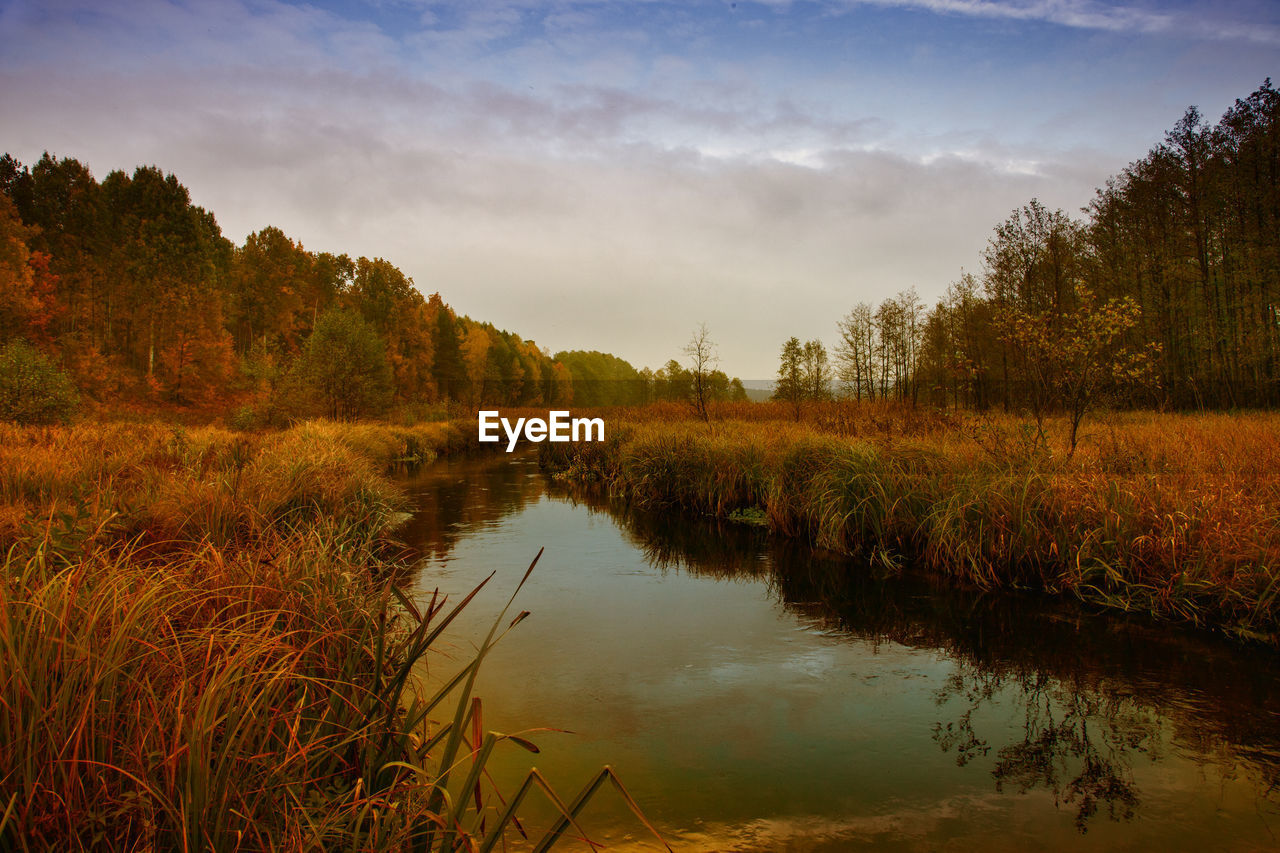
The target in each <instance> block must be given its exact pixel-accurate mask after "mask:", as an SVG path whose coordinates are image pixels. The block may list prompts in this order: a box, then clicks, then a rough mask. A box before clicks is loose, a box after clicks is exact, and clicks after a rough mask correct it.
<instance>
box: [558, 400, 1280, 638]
mask: <svg viewBox="0 0 1280 853" xmlns="http://www.w3.org/2000/svg"><path fill="white" fill-rule="evenodd" d="M1065 430H1066V424H1065V423H1059V422H1051V423H1050V424H1049V431H1050V434H1049V443H1048V445H1045V444H1043V443H1041V442H1038V441H1036V440H1035V436H1034V434H1033V431H1032V430H1031V429H1030V428H1029V425H1028V424H1026V423H1023V422H1021V421H1019V420H1017V419H1015V418H1009V417H998V416H981V417H979V416H974V415H957V414H953V413H946V412H938V411H935V410H927V409H912V408H911V407H909V406H899V405H894V404H885V403H877V404H868V403H863V404H836V403H831V404H824V405H821V406H815V407H813V408H811V409H810V410H808V411H807V412H806V415H805V418H804V420H803V421H802V422H799V423H797V422H795V421H794V418H793V416H792V413H791V412H790V411H789V410H787V409H786V408H785V407H782V406H774V405H768V404H765V405H752V406H725V407H722V408H721V409H720V410H719V411H718V412H717V413H716V417H714V418H713V419H712V421H711V423H709V424H704V423H701V422H699V421H696V420H694V419H693V418H691V417H690V416H689V413H688V409H680V408H678V407H672V406H659V407H655V408H653V409H650V410H645V409H637V410H631V411H628V412H626V413H625V414H624V415H622V416H618V415H615V416H614V417H612V418H611V419H610V420H609V422H608V428H607V430H606V434H607V437H608V440H607V441H606V442H603V443H599V444H575V445H570V444H561V445H543V446H542V449H541V452H542V458H543V461H544V463H546V464H547V465H549V466H550V467H553V468H556V469H559V470H560V471H562V472H563V474H562V475H563V476H566V477H569V478H573V479H580V480H598V481H603V482H605V483H607V484H608V485H609V486H610V487H611V488H612V489H614V490H615V491H617V492H619V493H621V494H624V495H626V496H627V497H628V498H629V499H630V500H632V501H634V502H635V503H636V504H637V505H640V506H644V507H650V508H656V509H668V510H675V511H682V512H688V513H694V514H702V515H711V516H716V517H723V518H741V517H743V515H744V514H746V515H749V516H752V517H757V518H759V517H763V519H764V520H765V521H766V523H767V525H768V527H769V528H770V529H771V530H773V531H775V532H777V533H780V534H783V535H788V536H797V537H803V538H805V539H807V540H809V541H811V542H813V543H814V544H816V545H818V546H820V547H822V548H826V549H830V550H833V551H837V552H841V553H846V554H861V555H865V556H867V557H870V558H871V559H872V560H874V561H875V562H877V563H880V564H883V565H887V566H891V567H898V566H902V565H904V564H907V563H911V564H913V565H915V566H918V567H919V568H921V569H923V570H926V571H928V572H931V573H934V574H936V575H940V576H945V577H948V578H950V579H952V580H953V581H954V582H956V583H962V584H967V585H974V586H978V587H982V588H1021V589H1036V590H1042V591H1046V592H1049V593H1053V594H1066V595H1074V596H1076V597H1078V598H1080V599H1083V600H1085V601H1088V602H1093V603H1096V604H1100V605H1104V606H1106V607H1110V608H1115V609H1118V610H1125V611H1138V612H1143V613H1148V614H1150V615H1152V616H1154V617H1157V618H1160V619H1166V620H1170V621H1175V622H1182V623H1189V624H1194V625H1200V626H1207V627H1211V628H1215V629H1220V630H1223V631H1226V632H1227V633H1229V634H1231V635H1233V636H1236V637H1238V638H1244V639H1250V640H1260V641H1263V642H1267V643H1271V644H1276V643H1277V642H1278V640H1280V415H1277V414H1271V413H1246V414H1213V415H1181V414H1156V413H1130V414H1125V415H1112V416H1110V417H1109V418H1108V419H1107V420H1105V421H1103V422H1100V423H1095V424H1092V425H1090V427H1089V429H1088V430H1087V434H1086V436H1085V440H1084V441H1083V442H1082V444H1081V446H1080V448H1079V449H1078V450H1077V452H1076V453H1075V454H1074V455H1071V456H1068V455H1067V454H1065V453H1063V452H1057V451H1056V448H1061V447H1063V446H1064V445H1065Z"/></svg>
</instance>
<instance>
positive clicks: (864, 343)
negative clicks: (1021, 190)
mask: <svg viewBox="0 0 1280 853" xmlns="http://www.w3.org/2000/svg"><path fill="white" fill-rule="evenodd" d="M1083 213H1084V214H1085V215H1084V216H1083V217H1082V218H1074V217H1072V216H1069V215H1068V214H1066V213H1064V212H1063V211H1061V210H1053V211H1051V210H1049V209H1047V208H1046V207H1045V206H1044V205H1043V204H1041V203H1040V202H1039V201H1038V200H1034V199H1033V200H1032V201H1031V202H1029V203H1028V204H1026V205H1024V206H1023V207H1021V208H1018V209H1017V210H1015V211H1013V212H1012V214H1011V215H1010V216H1009V217H1008V219H1006V220H1005V221H1004V222H1002V223H1000V224H999V225H998V226H997V227H996V229H995V232H994V234H993V235H992V236H991V238H990V240H989V242H988V245H987V247H986V249H985V251H984V252H983V255H982V271H981V274H979V275H975V274H972V273H962V274H961V275H960V277H959V278H958V279H957V280H956V281H955V282H953V283H952V284H951V285H950V286H949V287H948V289H947V291H946V294H945V295H944V297H943V298H942V299H940V300H939V301H938V302H937V303H936V304H935V305H934V306H933V307H932V308H926V306H924V305H923V304H921V302H920V300H919V298H918V297H917V295H916V293H915V291H914V290H908V291H904V292H902V293H900V294H898V295H897V296H896V297H893V298H890V299H886V300H884V301H882V302H881V303H880V304H879V305H878V306H875V305H872V304H871V303H865V302H864V303H861V304H859V305H857V306H856V307H855V308H854V309H853V310H852V311H850V312H849V314H848V315H847V316H845V317H844V318H842V319H841V320H840V322H839V324H838V327H837V330H838V337H837V341H836V344H835V346H834V348H833V351H832V357H831V364H830V365H827V364H826V358H827V357H826V353H825V348H824V347H823V345H822V343H821V342H820V341H810V342H809V343H807V344H802V343H801V342H800V341H799V340H798V339H795V338H793V339H791V340H790V341H788V342H787V344H786V345H785V346H784V348H783V351H782V353H781V358H780V369H779V377H778V384H777V392H776V394H775V396H776V397H778V398H779V399H785V400H792V401H795V402H796V403H797V405H798V404H799V402H800V401H802V400H805V399H820V398H822V397H824V396H831V395H833V394H839V395H846V396H850V397H854V398H894V399H900V400H909V401H911V402H918V401H924V402H928V403H931V404H935V405H948V406H955V407H969V408H976V409H987V408H991V407H1000V408H1003V409H1006V410H1014V409H1017V410H1029V411H1031V412H1032V413H1033V414H1035V415H1036V416H1037V417H1040V416H1041V415H1043V414H1044V413H1045V412H1047V411H1065V412H1067V413H1068V414H1069V415H1070V416H1071V418H1072V421H1073V423H1078V418H1079V417H1080V416H1081V415H1082V414H1083V411H1084V409H1086V408H1087V407H1088V406H1089V405H1090V404H1091V403H1092V402H1094V401H1096V400H1098V399H1101V398H1102V397H1104V396H1105V397H1110V398H1111V399H1112V400H1114V401H1115V402H1117V403H1118V404H1121V405H1128V406H1157V407H1162V408H1163V407H1170V408H1229V407H1236V406H1268V407H1269V406H1276V405H1280V92H1277V90H1276V89H1275V88H1274V87H1273V86H1272V84H1271V81H1270V79H1268V80H1266V81H1265V82H1264V83H1263V85H1262V86H1261V87H1259V88H1258V89H1257V91H1255V92H1253V93H1252V94H1251V95H1249V96H1248V97H1247V98H1244V99H1241V100H1237V101H1236V102H1235V104H1234V105H1233V106H1232V107H1231V108H1230V109H1229V110H1227V112H1226V113H1225V114H1224V115H1223V116H1222V118H1221V119H1220V120H1219V121H1218V123H1217V124H1215V125H1209V124H1207V123H1206V122H1204V121H1203V119H1202V118H1201V115H1200V113H1199V111H1198V110H1197V109H1196V108H1194V107H1192V108H1190V109H1188V110H1187V111H1186V113H1185V114H1184V115H1183V117H1182V119H1181V120H1179V121H1178V122H1177V124H1176V125H1175V126H1174V128H1173V129H1172V130H1170V131H1168V132H1167V133H1166V134H1165V138H1164V140H1163V141H1162V142H1161V143H1160V144H1158V145H1156V146H1155V147H1153V148H1152V149H1151V150H1150V151H1149V152H1148V153H1147V155H1146V156H1145V157H1143V158H1142V159H1140V160H1138V161H1136V162H1134V163H1131V164H1130V165H1129V166H1128V167H1127V168H1126V169H1125V170H1124V171H1123V172H1121V173H1120V174H1119V175H1117V176H1114V177H1112V178H1110V179H1109V180H1108V181H1107V182H1106V184H1105V186H1104V187H1103V188H1101V189H1099V190H1098V191H1097V194H1096V196H1095V198H1094V199H1093V201H1092V202H1091V203H1090V204H1089V205H1088V207H1086V208H1084V210H1083ZM824 371H825V372H824Z"/></svg>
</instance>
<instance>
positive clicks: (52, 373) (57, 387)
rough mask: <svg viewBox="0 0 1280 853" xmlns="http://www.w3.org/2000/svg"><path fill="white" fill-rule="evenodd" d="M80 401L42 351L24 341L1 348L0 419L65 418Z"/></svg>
mask: <svg viewBox="0 0 1280 853" xmlns="http://www.w3.org/2000/svg"><path fill="white" fill-rule="evenodd" d="M78 403H79V396H78V395H77V394H76V389H75V386H74V385H72V384H71V380H70V379H68V378H67V375H66V374H65V373H63V372H62V371H61V370H59V369H58V368H57V366H56V365H55V364H54V363H53V362H51V361H50V360H49V358H48V356H46V355H45V354H44V353H42V352H40V351H39V350H36V349H34V348H33V347H31V346H30V345H29V344H27V343H25V342H23V341H11V342H9V343H8V344H6V345H5V347H4V348H3V349H0V420H6V421H16V422H17V423H20V424H47V423H56V422H62V421H66V420H68V419H69V418H70V417H71V414H72V412H74V411H75V408H76V405H77V404H78Z"/></svg>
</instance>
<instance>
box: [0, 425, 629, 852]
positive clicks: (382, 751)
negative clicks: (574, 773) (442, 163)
mask: <svg viewBox="0 0 1280 853" xmlns="http://www.w3.org/2000/svg"><path fill="white" fill-rule="evenodd" d="M461 435H463V433H462V431H461V429H460V428H459V427H458V425H447V424H445V425H434V424H431V425H424V426H423V427H412V428H400V427H388V426H380V425H350V424H330V423H319V422H317V423H309V424H303V425H300V426H298V427H295V428H293V429H290V430H287V431H284V432H280V433H264V434H251V435H245V434H238V433H232V432H229V431H226V430H222V429H218V428H215V427H199V428H191V429H186V428H173V427H166V426H161V425H156V424H142V425H137V424H134V425H101V424H99V425H89V424H81V425H77V426H72V427H55V428H28V429H20V428H16V427H12V426H4V425H0V506H2V507H4V509H5V512H4V513H0V542H2V543H3V547H4V552H3V557H2V558H0V849H6V850H10V849H11V850H23V851H28V850H31V851H35V850H51V849H58V850H214V851H224V850H225V851H236V850H327V849H359V850H375V851H376V850H430V851H444V850H448V851H453V850H476V849H480V850H491V849H494V848H495V847H496V846H498V845H500V844H503V843H504V841H505V840H506V839H507V838H508V836H510V835H512V834H513V833H519V832H522V831H523V830H522V829H521V828H520V827H519V824H518V820H517V808H518V806H519V803H520V802H521V801H523V800H524V799H525V798H526V797H527V796H528V795H529V794H530V793H532V792H534V791H540V792H541V793H542V794H544V795H546V796H549V797H551V798H552V799H553V801H554V802H557V803H561V805H562V806H563V812H564V817H563V819H562V820H561V821H560V822H559V823H558V824H557V825H556V826H554V827H552V828H551V829H550V830H549V831H548V832H547V833H545V834H544V836H543V838H542V840H541V844H542V845H543V847H542V849H545V848H546V847H547V846H550V844H551V843H554V841H555V840H556V839H557V838H559V837H560V836H562V835H563V834H564V833H565V832H566V830H567V829H568V828H569V827H574V826H575V824H574V821H575V819H576V816H577V814H578V813H579V812H580V811H581V809H582V808H583V807H584V806H585V804H586V802H587V799H589V796H579V797H578V798H574V799H573V800H571V801H570V802H568V803H563V801H561V800H560V799H559V798H558V797H557V796H556V794H555V792H554V791H552V790H551V789H550V787H549V786H548V785H547V784H546V783H545V780H543V779H542V777H541V776H540V775H539V774H537V772H536V770H535V771H531V772H530V774H529V775H528V777H526V780H525V782H524V784H523V785H522V786H520V787H519V788H518V789H517V790H516V791H515V792H513V795H512V796H511V797H510V798H509V799H508V800H506V801H504V800H502V799H501V797H500V796H499V792H496V791H493V790H492V789H491V788H490V787H488V786H487V785H486V784H485V783H484V780H485V765H486V762H487V761H488V760H489V757H490V756H491V755H492V754H493V752H494V750H495V749H497V748H506V747H514V748H525V749H533V750H535V751H536V747H534V746H533V745H532V744H531V743H530V742H529V741H528V740H527V738H526V737H525V736H523V735H521V734H520V733H515V734H505V733H498V732H492V731H486V729H485V728H484V725H483V723H484V720H483V706H482V704H481V702H480V700H479V698H478V697H475V696H473V695H472V688H473V686H474V683H475V677H476V673H477V671H478V668H479V666H480V665H481V663H482V662H483V660H484V658H485V656H486V655H487V654H488V651H489V649H490V648H491V647H492V645H493V644H494V643H495V642H497V641H498V640H499V639H500V637H501V635H502V634H503V633H505V631H506V630H508V629H509V626H514V625H515V624H516V623H517V622H519V621H520V619H522V618H523V616H524V615H525V614H520V615H518V616H517V617H516V618H515V619H510V618H508V616H507V614H508V612H509V608H510V607H511V606H512V602H511V601H508V603H507V606H506V608H504V609H503V610H502V611H501V612H500V613H499V614H498V616H497V618H496V619H495V621H494V623H493V629H492V630H491V631H490V633H489V636H488V637H487V638H486V640H485V641H484V642H483V643H482V644H481V646H480V647H479V650H478V652H477V653H476V655H475V657H474V658H473V659H471V660H470V661H467V662H464V663H463V664H461V665H460V668H459V669H458V670H457V671H456V672H452V673H450V674H446V675H445V676H444V677H433V678H431V679H429V680H428V679H425V678H423V677H421V676H422V674H423V668H424V667H439V666H441V665H443V664H442V661H443V660H444V659H443V657H442V656H440V655H438V654H433V651H434V650H435V649H436V648H437V647H438V645H439V640H440V637H441V636H442V633H443V632H444V631H445V630H446V629H447V628H448V626H449V625H450V623H451V622H452V621H453V619H454V618H455V617H456V616H457V615H458V613H459V612H460V611H461V609H462V608H463V607H466V606H474V605H472V604H471V602H472V599H473V597H474V596H475V595H476V593H475V592H473V593H472V595H471V596H468V597H467V598H466V599H464V600H463V601H461V602H458V603H457V604H453V605H446V603H445V602H444V601H442V600H440V599H439V598H436V597H433V598H432V599H431V601H429V602H427V603H425V604H418V603H415V602H414V601H411V600H409V599H407V598H406V597H405V596H404V595H403V594H402V593H400V591H399V589H398V588H397V587H396V579H397V578H398V577H399V576H401V574H402V571H403V570H404V569H405V566H403V565H402V564H401V563H400V562H398V561H397V559H396V558H395V557H394V555H393V553H392V551H391V550H389V549H388V548H387V540H386V534H387V533H388V532H389V531H390V530H392V529H393V528H394V527H395V525H396V524H397V522H398V521H399V519H400V518H401V517H402V514H401V510H402V508H403V498H402V496H401V494H400V493H399V491H398V490H397V489H396V487H395V486H394V485H393V484H392V483H391V482H390V481H389V480H387V479H386V478H385V477H384V476H383V474H382V472H383V471H384V470H385V468H386V467H387V466H388V465H389V464H393V463H395V462H397V461H402V460H404V459H406V458H410V457H414V458H419V459H421V458H428V457H430V456H432V455H434V454H437V453H447V452H453V451H454V450H456V449H458V448H460V447H461V446H463V444H464V442H463V441H462V439H461V438H460V436H461ZM535 562H536V560H535ZM532 569H533V566H532V565H531V566H530V571H532ZM525 577H526V578H527V577H528V574H527V573H526V575H525ZM517 591H518V587H517ZM477 592H478V590H477ZM512 598H513V599H514V593H513V595H512ZM448 665H449V666H454V665H455V664H453V663H449V664H448ZM428 683H431V684H440V685H441V686H439V687H438V688H436V689H433V690H429V689H428V688H427V687H426V686H425V685H426V684H428ZM605 782H612V783H613V785H614V787H615V788H616V789H617V790H618V791H619V792H620V793H621V794H622V796H623V797H624V798H625V799H626V800H627V802H628V803H629V804H631V805H634V803H632V802H631V801H630V799H629V797H627V796H626V794H625V790H624V789H622V787H621V785H620V784H619V783H618V782H617V780H616V779H615V778H614V777H613V776H612V773H611V771H609V770H608V768H605V769H604V770H602V771H601V774H600V775H599V776H598V777H597V778H595V779H592V780H590V782H589V783H588V785H587V788H585V789H584V794H586V793H588V792H590V791H594V790H596V789H597V788H599V786H600V785H602V784H604V783H605ZM508 793H512V792H508ZM637 813H638V810H637ZM575 831H576V832H577V833H578V834H581V830H580V829H576V828H575Z"/></svg>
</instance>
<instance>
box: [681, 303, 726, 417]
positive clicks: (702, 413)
mask: <svg viewBox="0 0 1280 853" xmlns="http://www.w3.org/2000/svg"><path fill="white" fill-rule="evenodd" d="M684 354H685V355H686V356H688V357H689V378H690V384H691V386H692V387H691V394H690V400H689V401H690V402H691V403H692V404H693V410H694V411H695V412H697V413H698V417H700V418H702V419H703V420H704V421H710V420H711V416H710V414H709V413H708V412H707V401H708V399H709V397H710V395H711V388H710V385H709V381H708V380H709V378H710V376H711V371H712V366H713V365H714V364H715V363H716V362H718V361H719V360H720V357H719V356H718V355H716V346H715V344H713V343H712V342H711V334H710V333H709V332H708V331H707V324H706V323H702V324H700V325H699V326H698V329H697V331H695V332H694V333H693V337H691V338H690V339H689V343H687V344H685V347H684Z"/></svg>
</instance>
